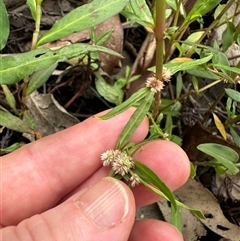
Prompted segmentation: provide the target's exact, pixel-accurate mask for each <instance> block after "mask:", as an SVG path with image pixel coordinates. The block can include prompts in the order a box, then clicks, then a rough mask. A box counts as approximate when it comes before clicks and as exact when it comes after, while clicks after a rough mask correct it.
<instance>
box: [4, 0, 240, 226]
mask: <svg viewBox="0 0 240 241" xmlns="http://www.w3.org/2000/svg"><path fill="white" fill-rule="evenodd" d="M27 2H28V6H29V8H30V10H31V13H32V16H33V18H34V19H35V22H36V25H35V26H36V27H35V31H34V34H33V40H32V47H31V51H29V52H27V53H23V54H19V55H16V56H9V57H1V59H0V61H1V64H0V84H1V86H2V89H3V91H4V93H5V95H6V98H7V101H8V103H9V106H10V107H11V109H12V112H13V113H14V114H12V113H9V112H5V111H0V114H1V117H2V118H1V119H0V125H1V126H6V127H8V128H10V129H14V130H17V131H20V132H25V133H30V134H33V135H35V136H37V135H38V132H37V127H36V125H35V124H34V118H33V117H31V116H29V115H28V114H27V112H26V111H25V108H24V106H23V107H22V109H21V110H20V111H19V110H18V109H17V107H16V100H15V99H14V97H13V95H12V93H11V91H10V90H9V89H8V87H7V86H8V85H10V84H15V83H18V82H19V81H21V80H23V86H24V87H23V93H22V96H21V97H22V102H25V98H26V96H27V95H29V94H30V93H32V92H33V91H34V90H36V89H38V88H39V87H40V86H42V85H43V84H44V83H45V82H46V81H47V79H48V78H49V76H50V75H51V74H52V72H53V70H54V69H55V67H56V64H57V63H58V62H62V61H66V60H69V59H72V58H75V57H81V58H82V57H83V56H84V55H91V56H94V57H95V58H98V56H97V55H98V54H97V53H98V52H105V53H108V54H112V55H116V56H119V57H121V55H119V54H118V53H116V52H114V51H112V50H109V49H107V48H105V47H102V46H101V45H102V44H103V43H104V41H106V40H107V39H108V38H109V36H110V34H111V33H110V32H105V33H103V34H102V35H101V37H99V38H96V36H95V35H94V31H92V30H91V39H92V41H93V42H94V44H95V45H89V44H82V43H77V44H72V45H69V46H66V47H63V48H61V49H57V50H51V49H48V48H45V47H41V45H43V44H45V43H48V42H51V41H55V40H57V39H59V38H61V37H64V36H66V35H69V34H70V33H73V32H75V31H81V30H84V29H91V28H92V27H94V26H95V25H96V24H98V23H100V22H102V21H104V20H106V19H108V18H109V17H111V16H113V15H115V14H117V13H119V12H121V14H122V15H123V16H125V17H126V19H128V21H130V22H131V23H135V22H137V23H138V24H140V25H142V26H144V27H145V29H146V30H147V31H148V32H150V33H152V34H154V36H155V38H156V66H153V67H152V68H150V69H149V70H150V71H152V76H150V77H149V78H148V79H147V80H146V87H144V88H141V89H139V90H138V91H137V92H135V93H134V94H133V95H132V96H131V97H130V98H128V99H127V100H125V101H123V96H124V94H123V93H124V92H123V87H124V86H126V85H127V84H129V83H130V82H132V81H134V80H135V78H136V77H135V76H130V74H129V73H130V71H129V68H127V69H126V76H125V78H123V79H119V80H117V81H116V83H115V84H114V85H113V86H110V85H108V84H107V83H105V82H104V80H103V79H102V77H101V75H100V74H99V73H97V74H96V75H97V77H98V81H97V82H96V85H97V89H98V90H99V92H101V91H102V93H101V94H102V95H103V96H105V98H106V99H107V100H109V101H111V102H113V103H115V104H117V106H116V107H115V108H113V109H112V110H111V111H110V112H108V113H107V114H106V115H104V116H101V117H99V118H100V119H102V120H105V119H109V118H111V117H113V116H115V115H117V114H119V113H121V112H123V111H124V110H126V109H128V108H130V107H132V106H133V107H135V108H136V111H135V112H134V114H133V115H132V117H131V119H130V120H129V122H128V123H127V124H126V126H125V127H124V130H123V131H122V133H121V135H120V136H119V139H118V142H117V144H116V148H115V150H108V151H106V152H105V153H103V154H102V156H101V159H102V162H103V165H104V166H109V165H110V166H112V169H113V170H112V171H111V173H110V175H112V176H114V177H116V178H119V179H124V180H125V181H128V182H130V185H132V186H134V185H137V184H138V183H142V184H143V185H145V186H147V187H148V188H150V189H151V190H153V191H154V192H156V193H157V194H159V195H160V196H162V197H164V198H166V199H167V200H168V201H170V202H171V207H172V222H173V224H174V225H175V226H176V227H178V228H179V229H181V221H180V213H179V207H184V208H187V209H189V210H190V211H192V212H193V213H194V214H196V215H198V216H199V217H201V218H204V215H203V214H202V213H201V212H200V211H199V210H195V209H192V208H189V207H187V206H186V205H184V204H183V203H181V202H179V201H178V200H176V198H175V196H174V194H173V193H172V192H171V191H170V190H169V188H168V187H167V186H166V185H165V184H164V183H163V182H162V181H161V180H160V179H159V178H158V177H157V175H156V174H155V173H154V172H153V171H151V170H150V169H149V168H148V167H147V166H144V165H143V164H141V163H140V162H138V161H137V160H133V159H132V155H133V154H134V153H135V152H136V151H137V150H138V149H139V148H140V147H141V146H142V145H143V144H145V143H147V142H150V141H152V140H154V139H158V138H162V139H168V140H172V141H175V142H176V143H178V144H180V143H181V139H180V137H178V136H176V135H174V133H173V129H174V127H175V126H174V124H173V123H174V121H173V118H174V117H177V116H178V115H180V109H181V101H182V100H183V99H185V98H186V97H187V96H190V95H198V96H200V95H201V94H202V93H203V92H204V91H206V90H207V89H209V88H212V87H213V86H214V85H217V84H219V83H222V82H225V88H223V90H222V92H221V93H220V94H219V96H218V97H217V99H216V100H215V101H214V102H213V103H212V104H211V105H210V107H209V112H208V113H209V114H208V113H207V114H206V116H205V120H204V121H207V120H208V119H209V115H210V114H211V113H214V114H215V119H214V121H215V124H216V127H217V129H218V130H219V131H220V133H221V134H222V135H223V137H224V136H225V133H226V129H229V130H230V132H231V134H232V136H233V139H234V141H235V143H236V144H237V145H239V144H240V137H239V135H238V134H237V132H236V131H235V129H234V128H235V126H236V123H237V122H238V121H239V118H240V115H238V114H236V102H240V94H239V93H238V92H237V91H234V90H232V89H231V88H230V86H232V85H233V84H235V83H237V81H238V74H240V70H239V68H238V67H239V66H240V64H238V66H237V67H232V66H230V64H229V61H228V59H227V57H226V55H225V54H224V53H223V52H222V49H221V46H219V45H218V44H217V43H216V42H215V43H214V45H213V47H209V46H206V45H203V44H202V40H203V39H204V37H205V36H206V35H207V34H208V32H209V31H210V30H211V29H213V27H215V26H216V25H217V24H223V23H224V22H226V23H228V28H227V30H226V31H225V33H224V34H225V37H224V38H223V48H224V49H227V47H228V46H229V44H230V43H231V42H232V41H237V42H239V41H240V38H239V34H234V35H233V34H232V33H233V31H234V30H236V29H235V28H236V27H235V26H233V25H232V24H231V22H230V19H229V18H224V16H225V15H224V14H225V13H226V11H227V9H228V8H229V7H230V6H231V5H232V4H233V2H234V1H229V2H228V3H227V4H226V5H224V6H222V5H219V3H220V1H216V0H209V1H201V0H198V1H196V3H195V4H194V6H193V8H192V9H191V10H190V11H189V12H188V13H187V12H186V11H184V6H183V5H182V1H181V0H179V1H173V0H167V1H165V0H156V1H155V4H154V5H153V11H151V9H150V8H149V7H148V5H147V3H146V1H145V0H124V1H123V0H116V1H103V0H94V1H92V2H91V3H89V4H86V5H83V6H82V7H79V8H77V9H75V10H73V11H72V12H70V13H69V14H67V15H66V16H65V17H63V18H62V19H61V20H60V21H58V22H57V23H55V24H54V25H53V27H52V28H51V29H50V30H49V31H47V32H45V33H44V34H43V35H42V36H40V37H39V30H40V20H41V3H42V1H37V0H36V1H34V0H29V1H27ZM166 3H167V4H168V5H170V6H171V10H170V11H172V12H171V14H169V9H168V10H166ZM217 5H219V7H221V10H222V11H221V13H219V9H218V10H216V12H218V14H217V13H216V14H215V20H214V21H213V23H212V24H211V25H210V26H209V27H208V28H207V29H205V30H204V29H201V30H200V31H198V32H195V33H193V34H191V35H190V36H189V37H188V38H186V39H185V40H182V36H183V33H184V32H185V31H186V29H187V28H188V26H189V25H190V24H191V23H192V22H193V21H195V20H199V19H200V18H201V17H202V16H203V15H205V14H206V13H208V12H210V11H212V10H213V9H214V8H215V7H216V6H217ZM182 9H183V11H182ZM0 10H1V13H2V14H1V16H2V17H1V18H2V22H1V23H2V26H3V25H4V28H3V31H4V32H3V33H4V34H3V36H4V37H2V38H0V47H1V49H2V48H3V47H4V46H5V44H6V42H7V38H6V36H7V35H8V32H9V27H6V26H8V20H7V17H6V15H7V12H6V9H5V7H4V4H3V2H2V1H0ZM93 15H94V18H92V16H93ZM79 16H81V17H80V18H79ZM166 16H169V17H170V16H173V23H172V26H171V27H169V28H168V29H165V21H166ZM180 16H181V17H183V18H184V20H183V21H182V23H181V24H180V25H179V26H178V25H177V24H178V21H179V19H180ZM93 19H94V21H93ZM0 27H1V26H0ZM236 33H239V30H238V29H237V31H236ZM229 36H233V37H232V38H231V39H232V41H229ZM166 38H167V41H165V40H166ZM175 50H178V56H177V57H176V56H174V57H173V53H174V51H175ZM193 54H195V56H197V58H196V57H195V59H194V58H193V57H192V56H193ZM183 71H184V72H187V73H189V74H190V75H191V77H192V85H193V89H191V90H189V91H187V92H186V93H182V92H183V83H182V76H181V73H182V72H183ZM173 76H176V82H177V84H176V97H175V99H173V100H167V99H164V98H162V96H161V92H162V89H163V88H164V85H165V84H166V83H167V82H169V81H170V78H171V77H173ZM206 76H207V77H208V78H210V79H211V80H213V81H212V82H211V83H210V84H208V85H206V86H204V87H201V88H200V87H199V83H198V77H206ZM104 91H105V92H104ZM109 93H110V94H109ZM225 94H226V95H227V96H228V100H227V107H226V111H227V117H228V118H227V121H226V122H225V123H224V124H223V123H222V122H221V121H220V119H219V118H217V117H216V116H217V105H218V103H219V102H220V100H221V99H222V97H223V96H224V95H225ZM145 116H148V118H149V120H150V123H151V125H150V130H149V133H150V134H149V136H148V138H147V139H146V140H144V142H143V143H140V144H135V143H129V138H130V136H131V135H132V134H133V133H134V131H135V130H136V129H137V127H138V126H139V125H140V123H141V122H142V120H143V119H144V118H145ZM163 122H164V123H165V125H164V127H162V128H161V126H162V123H163ZM16 146H17V147H18V146H19V145H16ZM216 148H219V147H218V146H216V145H212V144H211V145H206V144H205V145H200V146H199V149H200V150H202V151H204V152H206V153H207V154H209V155H211V156H213V157H214V158H215V159H214V160H213V161H211V162H208V163H207V164H206V163H205V164H206V165H211V166H214V167H215V168H216V170H217V171H218V172H219V173H231V174H236V173H237V172H238V166H237V165H236V160H237V159H238V155H237V153H235V152H234V151H233V150H229V149H228V148H222V150H223V152H222V153H223V154H220V155H219V154H218V155H216ZM10 149H11V150H12V149H13V148H10ZM192 170H193V175H194V168H192ZM193 175H192V176H193Z"/></svg>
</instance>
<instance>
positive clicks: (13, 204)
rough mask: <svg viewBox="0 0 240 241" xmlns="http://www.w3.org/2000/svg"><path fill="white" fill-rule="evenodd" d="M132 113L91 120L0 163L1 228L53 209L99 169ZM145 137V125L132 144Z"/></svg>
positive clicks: (8, 156) (146, 128)
mask: <svg viewBox="0 0 240 241" xmlns="http://www.w3.org/2000/svg"><path fill="white" fill-rule="evenodd" d="M133 111H134V109H129V110H127V111H125V112H124V113H122V114H120V115H118V116H115V117H113V118H112V119H110V120H105V121H102V120H97V119H95V118H93V117H91V118H89V119H87V120H86V121H84V122H82V123H80V124H78V125H75V126H73V127H71V128H69V129H66V130H64V131H62V132H59V133H56V134H54V135H51V136H48V137H46V138H43V139H40V140H38V141H36V142H34V143H31V144H29V145H26V146H24V147H22V148H20V149H19V150H17V151H15V152H13V153H11V154H9V155H7V156H4V157H2V158H1V162H2V164H1V165H2V166H1V167H2V187H3V190H2V198H1V200H0V202H1V203H0V204H1V205H0V212H1V213H2V216H3V220H2V225H3V226H6V225H11V224H17V223H18V222H19V221H21V220H23V219H25V218H27V217H30V216H32V215H34V214H36V213H41V212H43V211H45V210H47V209H49V208H51V207H53V206H54V205H55V204H56V203H57V202H58V201H59V199H60V198H62V196H64V195H66V194H67V193H68V192H70V191H71V190H73V189H74V188H76V187H77V186H78V185H79V184H80V183H81V182H83V181H84V180H85V179H87V178H88V177H89V176H91V175H92V174H93V173H94V172H95V171H96V170H97V169H99V168H100V166H101V162H100V155H101V153H102V152H104V151H105V150H106V149H111V148H114V147H115V145H116V142H117V138H118V136H119V134H120V132H121V131H122V129H123V127H124V126H125V125H126V123H127V121H128V120H129V118H130V116H131V115H132V113H133ZM147 131H148V121H147V119H145V120H144V121H143V122H142V124H141V125H140V126H139V128H138V129H137V131H136V132H135V133H134V135H133V137H132V141H135V142H138V141H140V140H142V139H144V137H145V136H146V134H147ZM32 203H34V205H32ZM16 213H17V214H18V215H16Z"/></svg>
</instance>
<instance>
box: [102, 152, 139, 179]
mask: <svg viewBox="0 0 240 241" xmlns="http://www.w3.org/2000/svg"><path fill="white" fill-rule="evenodd" d="M101 160H102V163H103V166H111V167H112V170H113V171H114V172H115V174H120V175H122V176H124V175H125V174H127V173H128V172H129V171H130V170H131V169H134V168H135V166H134V162H133V159H132V157H130V156H128V155H127V154H126V153H123V152H121V151H119V150H108V151H106V152H104V153H103V154H102V155H101Z"/></svg>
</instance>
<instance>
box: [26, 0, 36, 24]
mask: <svg viewBox="0 0 240 241" xmlns="http://www.w3.org/2000/svg"><path fill="white" fill-rule="evenodd" d="M27 5H28V8H29V9H30V11H31V14H32V17H33V19H34V20H35V21H36V15H37V4H36V1H35V0H27Z"/></svg>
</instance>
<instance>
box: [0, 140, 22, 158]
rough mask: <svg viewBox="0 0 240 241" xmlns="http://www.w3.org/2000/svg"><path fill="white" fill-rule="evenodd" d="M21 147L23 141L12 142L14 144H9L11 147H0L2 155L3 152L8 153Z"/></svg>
mask: <svg viewBox="0 0 240 241" xmlns="http://www.w3.org/2000/svg"><path fill="white" fill-rule="evenodd" d="M20 147H21V143H18V142H16V143H14V144H12V145H11V146H9V147H6V148H0V155H2V154H7V153H11V152H13V151H15V150H17V149H18V148H20Z"/></svg>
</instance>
